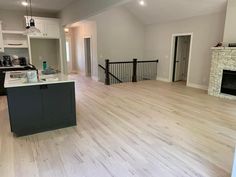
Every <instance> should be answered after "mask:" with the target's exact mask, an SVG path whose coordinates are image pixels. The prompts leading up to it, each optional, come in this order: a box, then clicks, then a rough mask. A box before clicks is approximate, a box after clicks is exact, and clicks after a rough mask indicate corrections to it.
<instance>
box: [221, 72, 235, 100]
mask: <svg viewBox="0 0 236 177" xmlns="http://www.w3.org/2000/svg"><path fill="white" fill-rule="evenodd" d="M221 93H226V94H230V95H235V96H236V71H229V70H223V77H222V84H221Z"/></svg>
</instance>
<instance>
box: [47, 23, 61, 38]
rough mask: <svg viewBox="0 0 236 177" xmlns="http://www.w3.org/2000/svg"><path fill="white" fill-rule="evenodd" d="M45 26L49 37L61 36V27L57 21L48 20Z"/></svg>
mask: <svg viewBox="0 0 236 177" xmlns="http://www.w3.org/2000/svg"><path fill="white" fill-rule="evenodd" d="M44 27H45V33H46V37H47V38H54V39H59V38H60V27H59V23H58V22H57V21H47V22H45V26H44Z"/></svg>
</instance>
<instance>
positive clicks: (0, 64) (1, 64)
mask: <svg viewBox="0 0 236 177" xmlns="http://www.w3.org/2000/svg"><path fill="white" fill-rule="evenodd" d="M1 66H3V60H2V59H1V58H0V67H1Z"/></svg>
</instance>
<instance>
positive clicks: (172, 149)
mask: <svg viewBox="0 0 236 177" xmlns="http://www.w3.org/2000/svg"><path fill="white" fill-rule="evenodd" d="M71 77H72V78H74V79H76V102H77V124H78V125H77V126H76V127H71V128H65V129H60V130H55V131H50V132H44V133H40V134H35V135H31V136H26V137H20V138H16V137H14V136H13V135H12V134H11V132H10V126H9V116H8V111H7V99H6V97H0V113H1V114H0V176H1V177H2V176H3V177H32V176H33V177H55V176H56V177H110V176H114V177H129V176H135V177H152V176H153V177H230V174H231V168H232V163H233V157H234V148H235V144H236V119H235V117H236V111H235V110H236V109H235V108H236V102H235V101H232V100H225V99H219V98H215V97H211V96H208V95H207V94H206V92H205V91H202V90H198V89H192V88H187V87H185V86H184V85H182V84H179V83H173V84H172V83H164V82H160V81H143V82H138V83H124V84H118V85H112V86H105V85H103V84H102V83H98V82H94V81H92V80H91V79H89V78H86V77H81V76H77V75H73V76H71Z"/></svg>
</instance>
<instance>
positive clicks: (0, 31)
mask: <svg viewBox="0 0 236 177" xmlns="http://www.w3.org/2000/svg"><path fill="white" fill-rule="evenodd" d="M0 52H4V47H3V37H2V22H1V21H0Z"/></svg>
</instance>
